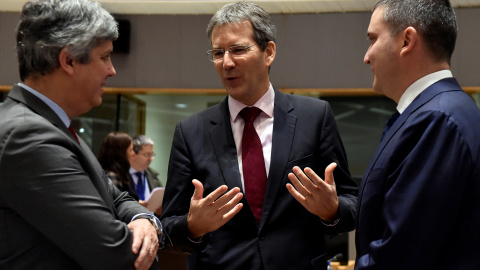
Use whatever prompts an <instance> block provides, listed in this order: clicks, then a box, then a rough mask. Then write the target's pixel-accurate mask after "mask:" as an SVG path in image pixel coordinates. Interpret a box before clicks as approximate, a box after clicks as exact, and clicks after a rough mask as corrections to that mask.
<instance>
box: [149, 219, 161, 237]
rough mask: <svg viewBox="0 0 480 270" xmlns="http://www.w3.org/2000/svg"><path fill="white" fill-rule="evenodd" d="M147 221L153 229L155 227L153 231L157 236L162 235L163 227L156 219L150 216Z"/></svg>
mask: <svg viewBox="0 0 480 270" xmlns="http://www.w3.org/2000/svg"><path fill="white" fill-rule="evenodd" d="M148 220H150V223H152V225H153V227H155V231H157V234H158V236H160V235H162V232H163V226H162V223H160V221H159V220H158V218H157V217H155V216H151V217H150V218H148Z"/></svg>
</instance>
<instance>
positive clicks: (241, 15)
mask: <svg viewBox="0 0 480 270" xmlns="http://www.w3.org/2000/svg"><path fill="white" fill-rule="evenodd" d="M245 21H249V22H251V23H252V26H253V38H254V39H255V42H256V43H257V44H258V46H259V47H260V49H261V50H262V51H265V49H266V48H267V45H268V42H269V41H273V42H275V39H276V36H277V33H276V32H277V29H276V28H275V25H273V22H272V19H271V18H270V15H269V14H268V13H267V12H266V11H265V10H263V9H262V8H261V7H260V6H258V5H257V4H255V3H252V2H246V1H240V2H236V3H230V4H226V5H225V6H223V7H222V8H220V9H219V10H218V11H217V12H216V13H215V14H214V15H213V17H212V18H211V19H210V23H209V24H208V26H207V36H208V39H209V40H210V42H211V41H212V32H213V28H215V26H217V25H224V24H233V23H241V22H245Z"/></svg>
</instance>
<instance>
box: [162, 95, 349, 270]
mask: <svg viewBox="0 0 480 270" xmlns="http://www.w3.org/2000/svg"><path fill="white" fill-rule="evenodd" d="M227 103H228V99H225V100H224V101H223V102H222V103H220V104H219V105H216V106H213V107H211V108H209V109H207V110H205V111H203V112H200V113H199V114H196V115H193V116H191V117H189V118H187V119H185V120H182V121H180V122H179V123H178V124H177V126H176V129H175V135H174V138H173V145H172V150H171V156H170V164H169V169H168V179H167V185H166V191H165V197H164V201H163V213H162V220H163V223H164V227H165V228H166V231H167V232H168V233H169V235H170V237H171V238H172V241H173V245H174V248H178V249H181V250H183V251H190V252H195V253H196V255H197V269H209V270H212V269H249V270H258V269H260V264H261V261H263V265H264V267H265V269H267V270H268V269H275V270H281V269H289V270H290V269H325V268H326V259H327V258H326V254H325V252H326V251H325V244H324V234H326V233H339V232H346V231H348V230H352V229H353V228H354V226H355V223H354V217H355V209H356V192H357V187H356V184H355V182H354V181H353V180H352V179H351V177H350V174H349V171H348V165H347V159H346V156H345V152H344V149H343V145H342V142H341V140H340V136H339V134H338V132H337V128H336V124H335V120H334V117H333V113H332V110H331V108H330V106H329V105H328V103H327V102H325V101H322V100H319V99H313V98H307V97H302V96H294V95H286V94H283V93H281V92H279V91H275V108H274V124H273V139H272V156H271V165H270V173H269V175H268V180H267V190H266V194H265V201H264V205H263V213H262V218H261V222H260V225H259V226H257V224H256V220H255V218H254V216H253V214H252V211H251V210H250V207H249V206H248V202H247V201H246V200H245V199H243V200H242V203H243V204H244V206H243V208H242V210H241V211H240V212H239V213H238V214H237V215H236V216H235V217H234V218H233V219H232V220H230V221H229V222H227V223H226V224H225V225H224V226H223V227H221V228H220V229H218V230H217V231H215V232H212V233H209V234H207V235H205V237H204V238H203V241H202V242H201V243H198V244H194V243H192V242H191V241H190V240H189V239H188V238H187V236H188V233H187V222H186V220H187V214H188V211H189V206H190V199H191V197H192V194H193V191H194V186H193V185H192V179H198V180H199V181H201V182H202V183H203V185H204V188H205V191H204V196H206V195H208V194H209V193H211V192H212V191H213V190H215V189H216V188H218V187H219V186H221V185H227V186H228V188H229V189H231V188H233V187H240V188H241V187H242V184H241V177H240V172H239V168H238V162H237V152H236V147H235V142H234V138H233V133H232V128H231V125H230V113H229V109H228V104H227ZM331 162H336V163H337V164H338V167H337V168H336V169H335V172H334V177H335V182H336V186H337V192H338V195H339V201H340V216H341V218H340V222H339V223H338V224H337V225H336V226H332V227H328V226H325V225H324V224H323V223H322V222H321V220H320V219H319V218H318V217H317V216H315V215H313V214H311V213H310V212H308V211H307V210H306V209H305V208H304V207H303V206H302V205H301V204H300V203H299V202H297V201H296V200H295V199H294V198H293V197H292V196H291V194H290V193H289V192H288V190H287V188H286V187H285V185H286V184H287V183H288V182H289V180H288V177H287V175H288V173H289V172H291V169H292V168H293V166H300V167H301V168H305V167H307V166H308V167H311V168H312V169H314V170H315V171H316V172H317V173H318V174H319V175H321V176H322V178H323V173H324V171H325V168H326V166H327V165H328V164H330V163H331Z"/></svg>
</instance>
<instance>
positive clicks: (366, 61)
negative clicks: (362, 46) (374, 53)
mask: <svg viewBox="0 0 480 270" xmlns="http://www.w3.org/2000/svg"><path fill="white" fill-rule="evenodd" d="M363 63H365V64H367V65H369V64H370V47H369V48H368V50H367V52H366V53H365V56H364V57H363Z"/></svg>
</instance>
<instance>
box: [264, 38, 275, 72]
mask: <svg viewBox="0 0 480 270" xmlns="http://www.w3.org/2000/svg"><path fill="white" fill-rule="evenodd" d="M276 53H277V47H276V45H275V42H273V41H269V42H268V44H267V48H265V62H266V64H267V66H268V67H270V66H271V65H272V63H273V60H274V59H275V55H276Z"/></svg>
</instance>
